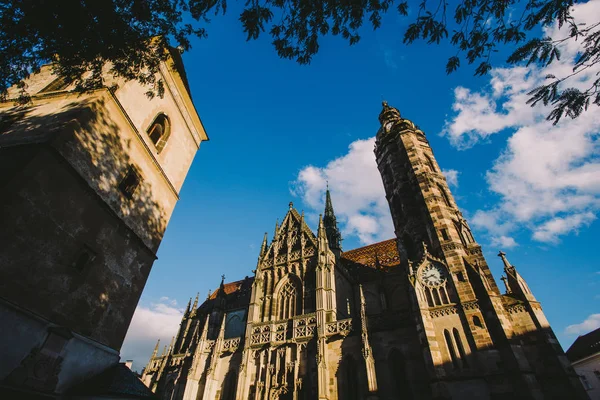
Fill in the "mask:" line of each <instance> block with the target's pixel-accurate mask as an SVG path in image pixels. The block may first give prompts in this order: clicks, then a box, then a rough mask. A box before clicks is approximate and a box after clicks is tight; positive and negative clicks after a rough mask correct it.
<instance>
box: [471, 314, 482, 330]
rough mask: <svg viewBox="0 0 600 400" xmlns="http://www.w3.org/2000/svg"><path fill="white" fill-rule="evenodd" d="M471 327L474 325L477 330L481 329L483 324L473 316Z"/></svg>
mask: <svg viewBox="0 0 600 400" xmlns="http://www.w3.org/2000/svg"><path fill="white" fill-rule="evenodd" d="M473 325H475V326H476V327H478V328H483V323H482V322H481V319H480V318H479V317H478V316H477V315H473Z"/></svg>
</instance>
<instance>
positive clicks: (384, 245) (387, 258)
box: [342, 239, 400, 268]
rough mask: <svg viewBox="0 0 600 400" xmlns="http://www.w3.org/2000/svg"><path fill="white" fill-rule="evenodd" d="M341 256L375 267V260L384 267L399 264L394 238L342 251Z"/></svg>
mask: <svg viewBox="0 0 600 400" xmlns="http://www.w3.org/2000/svg"><path fill="white" fill-rule="evenodd" d="M342 258H343V259H345V260H346V261H350V262H352V263H356V264H362V265H364V266H367V267H371V268H375V265H376V261H378V262H379V265H380V266H384V267H396V266H398V265H400V254H398V247H397V246H396V239H389V240H384V241H383V242H379V243H374V244H370V245H368V246H364V247H359V248H358V249H354V250H350V251H346V252H344V253H342Z"/></svg>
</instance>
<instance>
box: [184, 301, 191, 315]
mask: <svg viewBox="0 0 600 400" xmlns="http://www.w3.org/2000/svg"><path fill="white" fill-rule="evenodd" d="M191 307H192V298H191V297H190V299H189V300H188V303H187V307H186V308H185V313H184V314H183V316H184V318H185V317H187V316H188V315H190V310H191Z"/></svg>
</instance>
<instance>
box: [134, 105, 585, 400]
mask: <svg viewBox="0 0 600 400" xmlns="http://www.w3.org/2000/svg"><path fill="white" fill-rule="evenodd" d="M379 121H380V125H381V127H380V129H379V131H378V133H377V139H376V148H375V155H376V159H377V164H378V168H379V171H380V172H381V176H382V179H383V184H384V187H385V192H386V197H387V199H388V202H389V206H390V210H391V215H392V218H393V222H394V227H395V233H396V238H394V239H390V240H386V241H383V242H380V243H375V244H372V245H369V246H365V247H361V248H358V249H354V250H350V251H345V252H344V251H342V248H341V236H340V232H339V230H338V228H337V224H336V219H335V214H334V210H333V206H332V202H331V198H330V194H329V191H327V193H326V202H325V204H326V206H325V212H324V215H323V217H322V218H321V219H320V221H319V226H318V231H317V232H316V234H315V233H313V232H312V231H311V230H310V228H309V227H308V226H307V225H306V223H305V221H304V217H303V215H300V214H299V213H298V212H297V211H296V210H295V209H294V208H293V206H292V204H290V208H289V211H288V212H287V214H286V216H285V218H284V219H283V222H282V223H281V225H276V228H275V234H274V236H273V238H272V240H271V241H270V243H269V241H268V240H267V236H266V235H265V238H264V240H263V243H262V246H261V250H260V254H259V257H258V263H257V266H256V270H255V276H254V277H251V278H250V277H246V278H245V279H243V280H241V281H237V282H230V283H225V282H224V281H223V282H222V283H221V286H220V287H219V289H218V290H216V291H215V292H214V293H212V294H210V296H209V297H208V298H207V299H206V301H204V302H203V303H202V304H201V305H199V306H198V299H197V298H196V301H195V302H194V304H193V305H191V304H188V308H187V310H186V312H185V315H184V316H183V319H182V321H181V325H180V329H179V332H178V334H177V336H176V337H175V338H174V339H173V341H172V343H171V344H170V345H169V346H168V348H167V347H165V348H164V349H163V350H162V352H160V349H159V344H157V346H156V348H155V350H154V353H153V354H152V357H151V359H150V361H149V363H148V365H147V366H146V368H145V370H144V373H143V377H142V380H143V381H144V383H145V384H147V385H148V386H149V387H150V388H151V389H152V390H153V391H155V392H156V393H157V394H159V395H160V396H161V398H163V399H177V400H179V399H185V400H197V399H204V400H212V399H226V400H232V399H243V400H246V399H253V400H259V399H261V400H263V399H294V400H299V399H331V400H333V399H345V400H346V399H348V400H353V399H356V400H358V399H471V398H473V399H475V398H476V399H584V398H585V397H586V395H585V392H584V390H583V388H582V386H581V384H580V382H579V379H578V377H577V375H576V374H575V373H574V371H573V369H572V368H571V365H570V364H569V361H568V360H567V358H566V356H565V354H564V352H563V350H562V349H561V347H560V345H559V343H558V341H557V339H556V337H555V335H554V333H553V332H552V329H551V328H550V326H549V324H548V321H547V320H546V317H545V316H544V313H543V311H542V308H541V306H540V303H539V302H538V301H537V300H536V298H535V297H534V295H533V294H532V293H531V290H530V289H529V287H528V286H527V283H526V282H525V280H524V279H523V277H522V276H521V275H520V273H519V272H518V271H517V270H516V268H515V267H514V266H512V265H511V264H510V262H509V261H508V259H507V258H506V255H505V254H504V253H502V252H501V253H500V254H499V256H500V257H501V258H502V261H503V263H504V273H505V276H503V277H502V280H503V281H504V285H505V288H504V291H503V292H504V293H502V292H501V291H500V289H499V288H498V286H497V285H496V282H495V280H494V278H493V276H492V274H491V272H490V269H489V268H488V265H487V263H486V260H485V258H484V257H483V254H482V251H481V247H480V246H479V245H478V244H477V242H476V241H475V239H474V237H473V235H472V233H471V230H470V228H469V225H468V223H467V222H466V221H465V219H464V218H463V217H462V214H461V212H460V211H459V209H458V207H457V206H456V203H455V202H454V199H453V197H452V194H451V193H450V190H449V188H448V185H447V183H446V179H445V178H444V176H443V174H442V173H441V170H440V168H439V166H438V165H437V163H436V161H435V158H434V156H433V152H432V150H431V147H430V146H429V142H428V140H427V138H426V136H425V135H424V133H423V132H422V131H421V130H419V129H418V128H417V127H415V125H414V124H413V123H412V122H411V121H409V120H407V119H404V118H402V117H401V116H400V113H399V112H398V110H396V109H395V108H392V107H390V106H388V105H387V104H386V103H384V107H383V110H382V112H381V114H380V116H379Z"/></svg>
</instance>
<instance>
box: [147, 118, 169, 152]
mask: <svg viewBox="0 0 600 400" xmlns="http://www.w3.org/2000/svg"><path fill="white" fill-rule="evenodd" d="M148 136H149V137H150V140H152V143H154V147H156V151H157V152H159V153H160V152H161V151H162V149H163V148H164V147H165V144H167V140H169V136H171V122H170V121H169V118H167V116H166V115H165V114H162V113H161V114H158V115H157V116H156V118H154V122H152V124H150V127H149V128H148Z"/></svg>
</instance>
